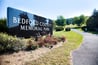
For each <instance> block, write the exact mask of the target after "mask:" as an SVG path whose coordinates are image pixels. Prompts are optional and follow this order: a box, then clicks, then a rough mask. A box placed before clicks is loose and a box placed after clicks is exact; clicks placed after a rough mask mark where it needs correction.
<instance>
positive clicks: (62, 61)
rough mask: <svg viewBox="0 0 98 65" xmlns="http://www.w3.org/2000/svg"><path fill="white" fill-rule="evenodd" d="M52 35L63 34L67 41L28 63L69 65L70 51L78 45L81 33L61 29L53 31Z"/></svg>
mask: <svg viewBox="0 0 98 65" xmlns="http://www.w3.org/2000/svg"><path fill="white" fill-rule="evenodd" d="M54 36H65V37H66V39H67V41H66V42H65V43H64V44H63V46H61V47H58V48H55V49H53V50H52V51H51V52H48V53H46V54H45V55H44V56H43V57H41V58H39V59H38V60H35V61H33V62H32V63H31V64H28V65H70V63H71V62H70V59H71V57H70V52H71V51H72V50H74V49H76V48H77V47H79V46H80V44H81V42H82V39H83V37H82V35H80V34H78V33H75V32H73V31H70V32H65V31H61V32H54Z"/></svg>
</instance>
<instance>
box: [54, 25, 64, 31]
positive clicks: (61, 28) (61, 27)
mask: <svg viewBox="0 0 98 65" xmlns="http://www.w3.org/2000/svg"><path fill="white" fill-rule="evenodd" d="M55 30H56V31H62V30H64V28H63V26H59V27H56V28H55Z"/></svg>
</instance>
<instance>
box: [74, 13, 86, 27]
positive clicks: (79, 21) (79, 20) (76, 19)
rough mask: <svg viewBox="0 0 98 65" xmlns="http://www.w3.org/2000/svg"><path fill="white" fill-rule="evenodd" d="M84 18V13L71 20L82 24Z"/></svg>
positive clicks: (79, 24)
mask: <svg viewBox="0 0 98 65" xmlns="http://www.w3.org/2000/svg"><path fill="white" fill-rule="evenodd" d="M85 20H86V16H84V15H80V16H79V17H74V18H73V22H74V23H75V24H77V25H78V26H81V25H82V24H84V22H85Z"/></svg>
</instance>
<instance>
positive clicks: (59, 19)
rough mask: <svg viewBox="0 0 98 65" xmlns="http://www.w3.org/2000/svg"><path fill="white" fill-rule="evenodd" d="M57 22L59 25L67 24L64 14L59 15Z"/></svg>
mask: <svg viewBox="0 0 98 65" xmlns="http://www.w3.org/2000/svg"><path fill="white" fill-rule="evenodd" d="M55 22H56V25H57V26H65V24H66V20H65V18H64V17H63V16H58V17H57V20H56V21H55Z"/></svg>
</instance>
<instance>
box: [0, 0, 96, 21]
mask: <svg viewBox="0 0 98 65" xmlns="http://www.w3.org/2000/svg"><path fill="white" fill-rule="evenodd" d="M7 7H12V8H16V9H19V10H22V11H26V12H29V13H32V14H36V15H39V16H43V17H46V18H50V19H57V16H60V15H62V16H64V17H65V18H71V17H75V16H80V15H82V14H83V15H86V16H91V15H92V12H93V10H94V9H97V10H98V0H0V18H4V17H5V18H6V17H7Z"/></svg>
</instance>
